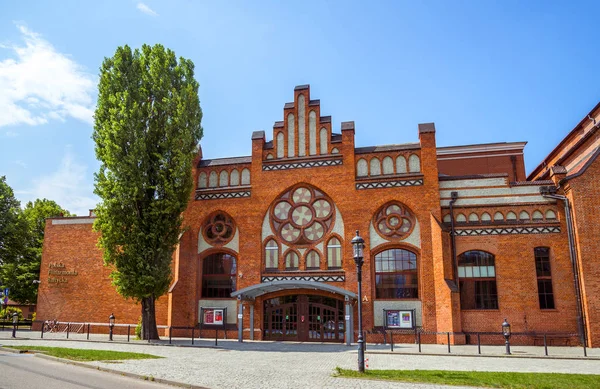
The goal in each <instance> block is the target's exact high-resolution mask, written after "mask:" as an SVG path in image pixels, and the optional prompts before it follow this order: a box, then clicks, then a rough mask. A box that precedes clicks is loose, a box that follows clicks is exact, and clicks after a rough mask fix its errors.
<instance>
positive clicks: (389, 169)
mask: <svg viewBox="0 0 600 389" xmlns="http://www.w3.org/2000/svg"><path fill="white" fill-rule="evenodd" d="M382 164H383V174H394V160H393V159H392V158H391V157H385V158H384V159H383V162H382Z"/></svg>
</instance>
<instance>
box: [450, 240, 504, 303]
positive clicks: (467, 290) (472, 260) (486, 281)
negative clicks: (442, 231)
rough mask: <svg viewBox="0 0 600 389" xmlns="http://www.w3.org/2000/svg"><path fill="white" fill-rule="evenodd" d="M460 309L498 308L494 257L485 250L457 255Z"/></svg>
mask: <svg viewBox="0 0 600 389" xmlns="http://www.w3.org/2000/svg"><path fill="white" fill-rule="evenodd" d="M458 278H459V282H460V307H461V309H498V291H497V290H496V266H495V258H494V256H493V255H492V254H490V253H487V252H485V251H478V250H475V251H467V252H465V253H463V254H461V255H460V256H459V257H458Z"/></svg>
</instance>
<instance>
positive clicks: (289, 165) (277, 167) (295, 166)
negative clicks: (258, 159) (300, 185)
mask: <svg viewBox="0 0 600 389" xmlns="http://www.w3.org/2000/svg"><path fill="white" fill-rule="evenodd" d="M341 164H342V160H341V159H328V160H324V161H323V160H321V161H304V162H289V163H279V164H269V165H263V171H272V170H289V169H302V168H307V167H323V166H337V165H341Z"/></svg>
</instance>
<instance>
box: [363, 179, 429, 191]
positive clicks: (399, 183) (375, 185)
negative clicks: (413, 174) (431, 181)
mask: <svg viewBox="0 0 600 389" xmlns="http://www.w3.org/2000/svg"><path fill="white" fill-rule="evenodd" d="M418 185H423V179H418V180H394V181H380V182H364V183H363V182H359V183H357V184H356V189H381V188H400V187H403V186H418Z"/></svg>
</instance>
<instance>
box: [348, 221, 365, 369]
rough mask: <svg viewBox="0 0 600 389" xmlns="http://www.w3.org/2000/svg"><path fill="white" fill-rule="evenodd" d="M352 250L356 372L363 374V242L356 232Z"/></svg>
mask: <svg viewBox="0 0 600 389" xmlns="http://www.w3.org/2000/svg"><path fill="white" fill-rule="evenodd" d="M351 243H352V248H353V251H354V262H355V263H356V279H357V281H358V371H359V372H360V373H364V372H365V349H364V339H363V330H362V290H361V289H362V265H363V263H364V261H363V258H364V254H363V249H364V248H365V240H364V239H363V238H361V237H360V235H359V234H358V230H356V236H355V237H354V238H353V239H352V241H351Z"/></svg>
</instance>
